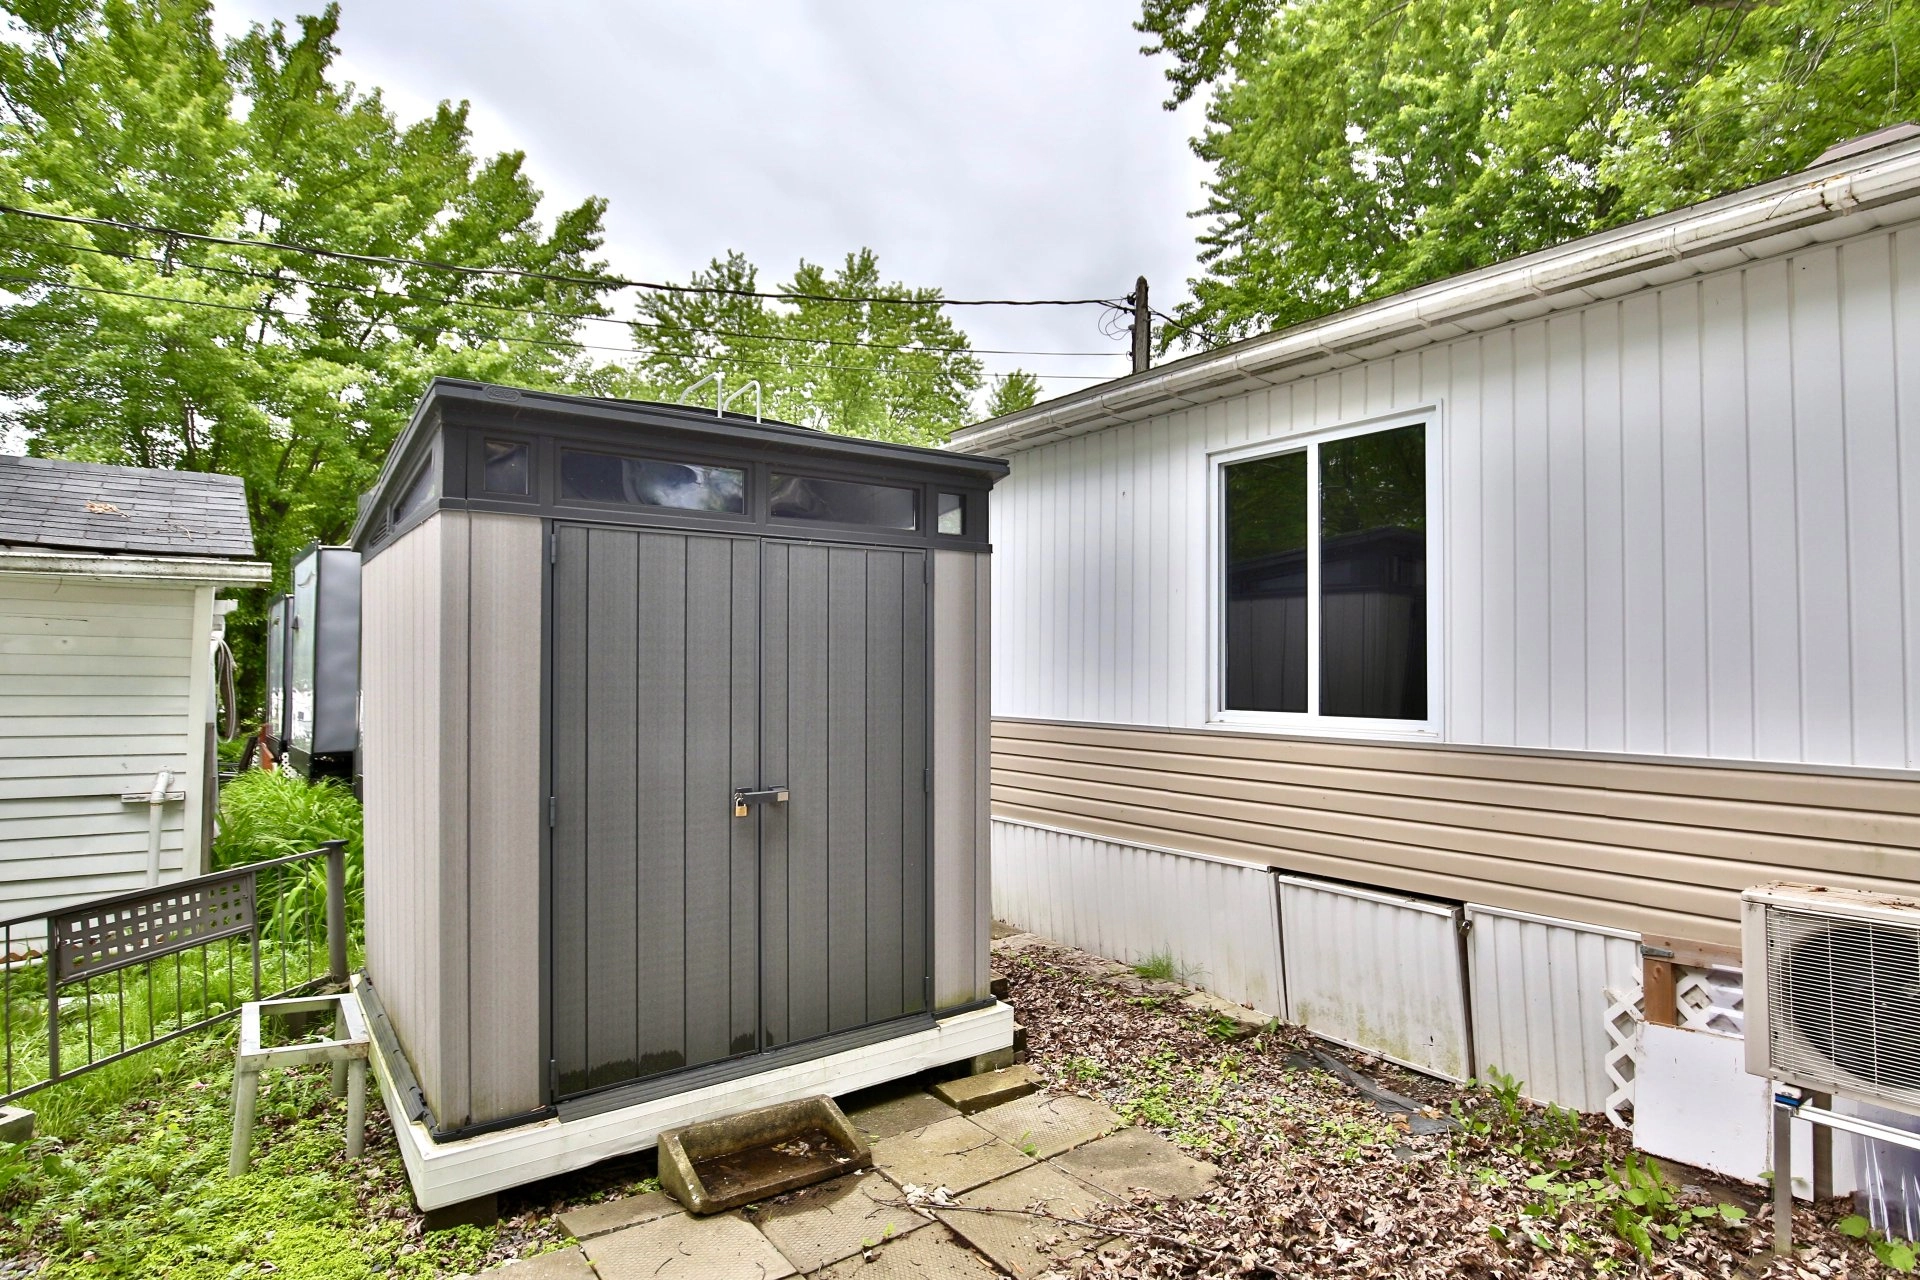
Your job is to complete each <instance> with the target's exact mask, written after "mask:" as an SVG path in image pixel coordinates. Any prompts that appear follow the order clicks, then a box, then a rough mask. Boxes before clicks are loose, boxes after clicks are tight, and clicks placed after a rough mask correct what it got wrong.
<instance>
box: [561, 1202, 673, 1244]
mask: <svg viewBox="0 0 1920 1280" xmlns="http://www.w3.org/2000/svg"><path fill="white" fill-rule="evenodd" d="M679 1212H680V1206H679V1204H678V1203H677V1202H676V1201H675V1200H674V1198H673V1197H672V1196H670V1195H668V1194H667V1193H666V1192H664V1191H649V1192H647V1193H646V1194H645V1195H640V1196H622V1197H621V1198H620V1199H618V1200H605V1201H602V1202H601V1203H599V1204H590V1205H588V1206H586V1207H585V1208H583V1209H575V1210H573V1211H572V1212H571V1213H563V1214H561V1215H560V1225H561V1226H562V1227H564V1228H566V1232H567V1234H568V1235H570V1236H572V1237H573V1238H574V1239H575V1240H590V1239H592V1238H593V1237H594V1236H603V1235H605V1234H607V1232H609V1231H618V1230H620V1228H622V1227H637V1226H639V1225H640V1224H641V1223H643V1222H652V1221H653V1220H654V1219H655V1218H664V1217H666V1216H667V1215H668V1214H670V1213H679Z"/></svg>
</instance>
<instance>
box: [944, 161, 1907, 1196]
mask: <svg viewBox="0 0 1920 1280" xmlns="http://www.w3.org/2000/svg"><path fill="white" fill-rule="evenodd" d="M953 447H955V448H957V449H960V450H962V451H979V452H983V453H988V454H992V455H995V456H1002V457H1005V458H1007V459H1008V460H1009V462H1010V465H1011V472H1010V474H1009V476H1008V478H1007V479H1006V480H1005V481H1004V482H1002V484H1001V485H1000V486H999V487H998V489H996V491H995V495H994V496H995V551H996V561H997V564H996V572H995V574H994V582H993V591H994V598H993V626H994V654H995V663H994V673H993V674H994V684H993V716H994V720H993V818H992V834H993V892H994V903H995V910H996V913H997V914H999V915H1001V916H1003V917H1005V918H1006V919H1008V920H1010V921H1012V922H1013V923H1016V924H1020V925H1024V926H1027V927H1031V928H1035V929H1038V930H1040V931H1042V932H1046V933H1050V934H1053V935H1054V936H1057V937H1060V938H1063V939H1064V940H1066V941H1069V942H1074V943H1078V944H1080V945H1083V946H1087V947H1090V948H1092V949H1094V950H1098V951H1103V952H1106V953H1107V954H1109V955H1113V956H1116V957H1118V958H1121V959H1129V960H1131V959H1136V958H1138V957H1139V956H1141V955H1144V954H1147V953H1149V952H1156V951H1161V950H1170V951H1172V953H1173V954H1174V956H1175V959H1176V961H1177V962H1178V963H1180V964H1182V965H1183V966H1185V967H1186V968H1187V969H1188V970H1189V971H1190V972H1192V973H1194V974H1195V975H1196V976H1197V977H1198V979H1199V980H1200V981H1202V982H1203V983H1206V984H1207V985H1210V986H1213V987H1215V988H1216V989H1218V990H1220V991H1221V992H1222V993H1223V994H1226V995H1229V996H1232V997H1234V998H1236V999H1240V1000H1243V1001H1245V1002H1246V1003H1249V1004H1253V1005H1255V1006H1257V1007H1259V1008H1261V1009H1264V1010H1267V1011H1270V1012H1273V1013H1276V1014H1283V1015H1288V1016H1291V1017H1292V1018H1294V1019H1295V1020H1297V1021H1301V1022H1305V1023H1306V1024H1307V1025H1309V1026H1311V1027H1313V1028H1315V1029H1316V1030H1319V1031H1321V1032H1322V1033H1324V1034H1326V1035H1328V1036H1330V1037H1332V1038H1335V1039H1340V1040H1345V1041H1348V1042H1350V1043H1353V1044H1357V1045H1361V1046H1363V1047H1366V1048H1368V1049H1370V1050H1373V1051H1375V1052H1379V1053H1383V1054H1386V1055H1387V1056H1389V1057H1393V1058H1396V1059H1398V1060H1400V1061H1403V1062H1406V1063H1408V1064H1410V1065H1413V1066H1417V1067H1420V1068H1422V1069H1425V1070H1429V1071H1433V1072H1437V1073H1439V1074H1442V1075H1445V1076H1451V1077H1455V1078H1465V1077H1468V1076H1472V1075H1474V1074H1476V1073H1484V1072H1485V1071H1486V1070H1487V1069H1488V1068H1491V1067H1498V1068H1501V1069H1503V1070H1506V1071H1509V1072H1512V1073H1514V1074H1516V1075H1519V1076H1521V1077H1522V1078H1523V1079H1524V1080H1525V1081H1526V1082H1527V1087H1528V1090H1529V1092H1531V1093H1533V1094H1534V1095H1535V1096H1537V1097H1542V1098H1548V1099H1551V1100H1554V1101H1557V1102H1561V1103H1565V1104H1568V1105H1572V1106H1577V1107H1582V1108H1586V1109H1590V1110H1600V1109H1603V1108H1607V1109H1612V1110H1614V1111H1615V1112H1616V1114H1621V1113H1623V1111H1624V1106H1623V1104H1624V1103H1626V1102H1628V1101H1631V1100H1632V1099H1633V1097H1634V1092H1635V1078H1636V1075H1638V1077H1639V1079H1640V1083H1641V1084H1643V1085H1645V1084H1647V1083H1648V1081H1647V1073H1649V1072H1654V1073H1656V1074H1657V1073H1659V1072H1668V1073H1673V1072H1683V1071H1686V1072H1702V1071H1707V1068H1705V1067H1701V1066H1700V1065H1699V1064H1698V1063H1697V1062H1693V1061H1692V1060H1691V1059H1686V1060H1685V1061H1684V1062H1683V1060H1682V1059H1680V1058H1672V1057H1671V1055H1669V1056H1668V1057H1664V1058H1663V1057H1662V1056H1661V1054H1660V1053H1659V1052H1654V1050H1656V1049H1658V1047H1659V1044H1660V1043H1662V1042H1663V1041H1664V1038H1665V1036H1666V1031H1667V1024H1672V1025H1673V1026H1674V1027H1676V1028H1679V1029H1688V1028H1692V1029H1696V1030H1701V1031H1703V1032H1707V1033H1711V1034H1717V1035H1721V1036H1723V1037H1724V1039H1725V1040H1726V1041H1727V1043H1729V1044H1731V1045H1732V1046H1733V1048H1732V1051H1731V1056H1729V1054H1728V1053H1727V1052H1723V1051H1721V1050H1720V1049H1718V1048H1711V1053H1713V1054H1718V1056H1717V1057H1714V1058H1713V1061H1714V1062H1715V1063H1718V1064H1720V1066H1719V1067H1716V1068H1714V1069H1715V1070H1719V1069H1723V1068H1724V1069H1725V1070H1726V1071H1727V1072H1729V1073H1730V1074H1729V1075H1728V1076H1727V1079H1728V1080H1730V1081H1732V1083H1731V1084H1729V1085H1728V1086H1727V1087H1728V1088H1737V1089H1740V1090H1744V1091H1746V1092H1744V1093H1742V1094H1741V1096H1742V1097H1743V1098H1744V1097H1746V1096H1747V1095H1748V1094H1751V1093H1753V1092H1754V1091H1755V1090H1759V1091H1760V1092H1761V1095H1762V1096H1760V1097H1759V1098H1758V1099H1757V1100H1755V1101H1754V1107H1753V1110H1754V1114H1755V1115H1756V1116H1757V1117H1758V1123H1759V1124H1760V1125H1761V1126H1763V1127H1764V1124H1765V1116H1766V1110H1765V1102H1764V1090H1765V1083H1764V1082H1763V1081H1755V1080H1753V1079H1751V1078H1748V1077H1744V1076H1743V1075H1742V1074H1741V1072H1740V1068H1739V1066H1738V1040H1737V1036H1738V1033H1739V1029H1740V989H1741V983H1740V974H1739V970H1738V966H1739V958H1738V951H1737V945H1738V940H1739V934H1738V919H1739V908H1740V892H1741V890H1742V889H1743V888H1746V887H1748V886H1750V885H1754V884H1758V883H1761V882H1764V881H1768V880H1776V879H1788V880H1804V881H1812V882H1815V883H1819V884H1827V885H1835V886H1851V887H1859V888H1870V889H1884V890H1890V891H1896V892H1903V893H1907V894H1912V893H1914V892H1915V890H1916V888H1920V145H1917V144H1916V143H1915V142H1914V141H1913V140H1912V139H1911V137H1909V138H1907V139H1906V140H1905V141H1900V140H1897V139H1896V140H1893V141H1891V142H1890V143H1889V145H1885V146H1881V147H1878V148H1874V149H1867V150H1862V151H1860V152H1858V153H1856V154H1852V155H1849V156H1846V157H1844V158H1839V159H1835V160H1832V161H1830V162H1828V163H1825V164H1822V165H1819V166H1817V167H1815V168H1813V169H1811V170H1809V171H1807V172H1804V173H1800V174H1795V175H1793V176H1791V177H1787V178H1784V179H1781V180H1779V181H1775V182H1771V183H1768V184H1766V185H1763V186H1759V187H1756V188H1753V189H1751V190H1746V191H1741V192H1738V193H1735V194H1732V195H1728V196H1726V197H1723V198H1720V199H1716V200H1713V201H1710V202H1707V203H1704V204H1701V205H1697V206H1694V207H1691V208H1686V209H1682V210H1679V211H1676V212H1674V213H1671V214H1668V215H1665V216H1662V217H1657V218H1653V219H1650V220H1647V221H1643V222H1639V223H1635V224H1632V225H1629V226H1624V227H1621V228H1618V229H1616V230H1611V231H1607V232H1604V233H1601V234H1597V235H1592V236H1589V237H1587V238H1584V239H1581V240H1576V241H1573V242H1571V243H1568V244H1565V245H1562V246H1559V247H1557V248H1553V249H1550V250H1546V251H1543V252H1539V253H1535V254H1531V255H1529V256H1526V257H1522V258H1517V259H1514V260H1512V261H1508V262H1503V263H1500V264H1498V265H1495V266H1491V267H1488V268H1486V269H1483V270H1478V271H1474V272H1471V273H1468V274H1465V275H1462V276H1458V277H1455V278H1452V279H1448V280H1444V281H1441V282H1438V283H1435V284H1432V285H1428V286H1425V287H1422V288H1418V289H1415V290H1411V291H1409V292H1405V293H1401V294H1397V295H1394V296H1392V297H1387V298H1383V299H1381V300H1379V301H1375V302H1370V303H1367V304H1365V305H1360V306H1356V307H1353V308H1351V309H1349V310H1346V311H1341V312H1338V313H1335V314H1332V315H1329V316H1326V317H1324V318H1322V319H1319V320H1315V321H1312V322H1310V323H1305V324H1301V325H1297V326H1294V327H1292V328H1288V329H1284V330H1281V331H1278V332H1274V333H1270V334H1266V335H1264V336H1260V337H1256V338H1252V339H1249V340H1247V341H1243V342H1239V343H1237V344H1234V345H1232V346H1227V347H1223V348H1221V349H1218V350H1213V351H1209V352H1206V353H1203V354H1199V355H1194V356H1190V357H1187V358H1184V359H1179V360H1175V361H1172V362H1170V363H1168V364H1166V365H1164V366H1162V367H1160V368H1156V369H1151V370H1148V371H1145V372H1140V373H1136V374H1133V375H1131V376H1128V377H1124V378H1121V379H1118V380H1116V381H1113V382H1110V383H1106V384H1102V385H1099V386H1094V387H1091V388H1088V389H1085V390H1081V391H1076V392H1073V393H1071V394H1068V395H1066V396H1063V397H1061V398H1059V399H1055V400H1050V401H1045V402H1043V403H1040V404H1037V405H1035V406H1034V407H1032V408H1030V409H1027V410H1024V411H1022V412H1019V413H1015V414H1011V415H1008V416H1006V417H1002V418H999V419H996V420H993V421H989V422H984V423H981V424H979V425H977V426H975V427H972V428H970V429H968V430H966V431H963V432H962V433H960V434H959V435H958V436H957V437H956V439H955V442H954V446H953ZM1642 1023H1645V1024H1647V1025H1648V1035H1649V1036H1650V1037H1651V1038H1650V1039H1648V1038H1644V1037H1641V1036H1639V1034H1638V1031H1637V1030H1636V1029H1637V1028H1638V1027H1639V1026H1640V1025H1641V1024H1642ZM1654 1028H1658V1029H1659V1030H1654ZM1702 1043H1705V1044H1709V1045H1710V1046H1716V1045H1718V1043H1719V1042H1717V1041H1715V1042H1707V1041H1688V1042H1685V1044H1686V1046H1687V1048H1688V1051H1689V1052H1691V1050H1692V1049H1694V1048H1697V1047H1698V1045H1699V1044H1702ZM1689 1064H1690V1065H1689ZM1729 1064H1730V1065H1729ZM1666 1084H1667V1079H1666V1077H1665V1076H1662V1077H1661V1079H1659V1080H1656V1081H1654V1082H1653V1092H1654V1094H1658V1095H1660V1096H1665V1093H1664V1092H1663V1091H1664V1090H1665V1088H1666ZM1691 1087H1693V1088H1695V1090H1696V1094H1697V1093H1698V1091H1699V1090H1706V1091H1708V1092H1711V1091H1712V1090H1713V1089H1715V1088H1717V1087H1718V1086H1717V1085H1716V1084H1714V1083H1712V1077H1711V1076H1710V1073H1709V1074H1708V1075H1701V1076H1700V1077H1699V1078H1698V1079H1696V1080H1694V1081H1693V1085H1692V1086H1691ZM1639 1101H1640V1103H1641V1107H1640V1115H1639V1117H1638V1118H1639V1121H1640V1123H1642V1124H1643V1125H1645V1124H1647V1123H1650V1122H1651V1123H1655V1124H1658V1123H1659V1121H1658V1120H1657V1118H1654V1119H1651V1120H1650V1117H1649V1116H1648V1114H1647V1112H1648V1108H1649V1107H1650V1106H1655V1101H1654V1100H1650V1097H1649V1095H1648V1093H1647V1091H1646V1090H1644V1089H1643V1090H1642V1091H1641V1096H1640V1099H1639ZM1699 1102H1700V1098H1699V1097H1698V1096H1695V1097H1694V1099H1693V1102H1692V1103H1690V1104H1688V1105H1694V1107H1695V1111H1696V1113H1697V1114H1698V1115H1700V1116H1706V1115H1707V1112H1708V1109H1706V1108H1702V1107H1699V1106H1698V1105H1697V1104H1698V1103H1699ZM1655 1109H1657V1107H1656V1108H1655ZM1663 1140H1664V1139H1654V1141H1655V1143H1656V1145H1657V1143H1658V1142H1660V1141H1663ZM1761 1141H1762V1145H1763V1144H1764V1138H1762V1139H1761ZM1681 1145H1685V1144H1684V1143H1683V1144H1681ZM1672 1154H1678V1155H1682V1156H1683V1157H1684V1156H1685V1155H1687V1154H1689V1153H1688V1152H1680V1151H1676V1152H1672ZM1693 1154H1696V1155H1697V1154H1698V1153H1697V1152H1694V1153H1693ZM1760 1158H1762V1157H1761V1156H1760V1155H1756V1156H1755V1163H1754V1164H1753V1165H1751V1166H1748V1167H1742V1168H1739V1169H1737V1170H1735V1171H1736V1172H1738V1173H1739V1175H1740V1176H1748V1177H1750V1176H1753V1174H1755V1173H1757V1172H1758V1169H1759V1167H1760V1165H1759V1164H1758V1160H1759V1159H1760ZM1701 1162H1703V1163H1705V1162H1707V1161H1704V1160H1703V1161H1701ZM1735 1163H1737V1161H1735Z"/></svg>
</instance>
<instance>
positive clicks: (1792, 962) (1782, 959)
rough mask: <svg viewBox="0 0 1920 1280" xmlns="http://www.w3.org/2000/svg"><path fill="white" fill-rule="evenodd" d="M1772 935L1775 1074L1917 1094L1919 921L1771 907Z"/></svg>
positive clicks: (1769, 956) (1769, 931)
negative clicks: (1850, 1081)
mask: <svg viewBox="0 0 1920 1280" xmlns="http://www.w3.org/2000/svg"><path fill="white" fill-rule="evenodd" d="M1766 939H1767V1005H1768V1023H1767V1027H1768V1039H1769V1044H1768V1051H1769V1052H1768V1056H1769V1058H1770V1060H1771V1061H1772V1063H1773V1065H1774V1068H1775V1070H1776V1072H1777V1073H1778V1074H1779V1075H1780V1076H1781V1077H1782V1078H1784V1079H1787V1080H1793V1079H1796V1078H1797V1079H1802V1080H1812V1081H1832V1082H1834V1083H1844V1082H1845V1081H1846V1080H1847V1078H1848V1077H1851V1078H1852V1079H1854V1080H1856V1081H1859V1082H1862V1083H1865V1084H1867V1085H1870V1086H1872V1088H1873V1089H1874V1090H1876V1091H1877V1092H1879V1093H1881V1094H1882V1095H1887V1094H1905V1095H1909V1096H1911V1097H1912V1098H1913V1099H1914V1100H1915V1101H1920V928H1913V927H1906V926H1901V925H1895V924H1887V923H1881V922H1877V921H1871V920H1859V919H1842V918H1836V917H1834V916H1830V915H1821V914H1816V913H1813V912H1801V911H1793V910H1787V909H1782V908H1779V907H1774V908H1770V909H1769V910H1768V912H1767V922H1766ZM1836 1068H1837V1070H1836Z"/></svg>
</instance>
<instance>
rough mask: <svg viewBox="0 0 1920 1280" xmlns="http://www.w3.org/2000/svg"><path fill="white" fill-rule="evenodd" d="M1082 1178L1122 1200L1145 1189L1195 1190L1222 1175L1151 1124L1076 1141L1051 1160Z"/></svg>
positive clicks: (1165, 1192) (1176, 1193)
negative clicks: (1072, 1146) (1090, 1140)
mask: <svg viewBox="0 0 1920 1280" xmlns="http://www.w3.org/2000/svg"><path fill="white" fill-rule="evenodd" d="M1053 1163H1054V1164H1056V1165H1058V1166H1059V1167H1060V1168H1062V1169H1065V1170H1066V1171H1067V1172H1068V1173H1071V1174H1072V1175H1073V1176H1074V1177H1076V1178H1079V1179H1081V1180H1082V1181H1083V1182H1090V1183H1092V1184H1093V1185H1094V1186H1096V1187H1099V1188H1100V1189H1101V1190H1102V1191H1105V1192H1107V1193H1109V1194H1110V1195H1115V1196H1118V1197H1120V1198H1121V1199H1123V1200H1130V1199H1132V1198H1133V1194H1134V1192H1135V1191H1145V1192H1147V1193H1148V1194H1150V1195H1153V1196H1156V1197H1158V1198H1160V1199H1163V1200H1178V1199H1184V1198H1186V1197H1187V1196H1196V1195H1199V1194H1200V1193H1201V1192H1202V1191H1205V1190H1206V1189H1207V1188H1208V1187H1210V1186H1212V1185H1213V1184H1214V1181H1215V1180H1216V1179H1217V1178H1218V1177H1219V1176H1220V1171H1219V1170H1218V1169H1216V1168H1214V1167H1213V1166H1212V1165H1210V1164H1208V1163H1206V1162H1205V1161H1204V1160H1195V1159H1194V1158H1193V1157H1192V1156H1190V1155H1188V1154H1186V1152H1184V1151H1182V1150H1180V1148H1179V1147H1177V1146H1175V1145H1174V1144H1173V1143H1172V1142H1171V1141H1169V1140H1168V1139H1166V1138H1163V1137H1161V1136H1160V1135H1159V1134H1157V1133H1155V1132H1153V1131H1152V1130H1150V1129H1122V1130H1120V1131H1119V1132H1118V1133H1110V1134H1108V1135H1107V1136H1106V1137H1104V1138H1098V1139H1095V1140H1094V1141H1092V1142H1089V1143H1087V1144H1086V1145H1085V1146H1082V1147H1075V1148H1074V1149H1073V1150H1071V1151H1068V1152H1066V1153H1064V1154H1062V1155H1060V1156H1058V1157H1056V1158H1055V1159H1054V1161H1053Z"/></svg>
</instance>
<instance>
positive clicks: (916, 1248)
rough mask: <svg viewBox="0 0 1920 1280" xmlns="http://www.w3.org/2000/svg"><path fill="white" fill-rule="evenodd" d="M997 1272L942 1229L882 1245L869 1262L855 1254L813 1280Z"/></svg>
mask: <svg viewBox="0 0 1920 1280" xmlns="http://www.w3.org/2000/svg"><path fill="white" fill-rule="evenodd" d="M999 1274H1000V1273H999V1272H998V1271H995V1270H994V1268H993V1264H992V1263H990V1262H988V1261H987V1260H986V1259H985V1258H983V1257H981V1256H980V1255H979V1254H977V1253H975V1252H974V1251H973V1250H972V1249H969V1248H968V1247H967V1245H966V1242H965V1241H963V1240H961V1239H960V1238H959V1237H958V1236H956V1235H954V1234H953V1232H951V1231H949V1230H947V1229H946V1228H945V1227H943V1226H938V1225H936V1226H934V1227H931V1228H930V1229H928V1230H926V1231H916V1232H914V1233H913V1234H912V1235H910V1236H907V1237H906V1238H904V1239H901V1240H895V1241H894V1242H893V1243H892V1244H885V1245H881V1246H880V1247H879V1248H878V1249H875V1250H874V1251H873V1254H872V1261H868V1260H867V1259H866V1258H865V1257H863V1256H861V1255H859V1254H855V1255H854V1256H853V1257H851V1258H847V1259H845V1260H844V1261H841V1262H836V1263H834V1264H833V1265H832V1266H830V1267H828V1268H827V1269H826V1270H824V1271H816V1272H814V1277H815V1280H990V1278H991V1277H994V1276H997V1275H999Z"/></svg>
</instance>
